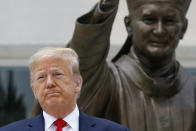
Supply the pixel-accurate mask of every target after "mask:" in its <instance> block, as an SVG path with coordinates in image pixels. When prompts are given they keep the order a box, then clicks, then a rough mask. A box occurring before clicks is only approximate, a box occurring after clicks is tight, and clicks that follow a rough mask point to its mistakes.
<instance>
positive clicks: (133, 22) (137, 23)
mask: <svg viewBox="0 0 196 131" xmlns="http://www.w3.org/2000/svg"><path fill="white" fill-rule="evenodd" d="M129 18H130V25H129V26H130V28H131V29H132V34H133V49H134V51H135V52H136V54H137V55H143V56H144V57H148V58H153V59H160V58H162V57H170V56H171V55H172V54H173V52H174V51H175V49H176V47H177V45H178V42H179V40H180V39H181V38H182V37H183V35H184V32H185V31H186V19H185V17H184V15H182V13H181V11H180V10H178V9H177V8H176V7H175V5H174V4H171V3H168V2H157V3H156V2H152V3H147V4H143V5H141V6H140V7H138V8H137V9H135V10H134V11H133V12H132V14H131V15H130V16H129Z"/></svg>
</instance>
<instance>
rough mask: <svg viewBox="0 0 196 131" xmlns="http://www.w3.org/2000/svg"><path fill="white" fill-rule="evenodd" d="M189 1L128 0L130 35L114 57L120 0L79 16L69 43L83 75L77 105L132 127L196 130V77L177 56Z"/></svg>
mask: <svg viewBox="0 0 196 131" xmlns="http://www.w3.org/2000/svg"><path fill="white" fill-rule="evenodd" d="M190 2H191V0H127V5H128V9H129V15H128V16H126V17H125V25H126V27H127V31H128V38H127V41H126V43H125V44H124V46H123V48H122V49H121V50H120V52H119V54H118V55H117V56H116V57H115V58H114V59H113V61H112V62H107V61H106V57H107V54H108V50H109V46H110V33H111V29H112V24H113V21H114V18H115V15H116V12H117V8H118V0H101V1H100V2H99V3H98V4H96V6H95V7H94V8H93V10H91V11H90V12H89V13H87V14H85V15H83V16H82V17H80V18H79V19H78V20H77V22H76V27H75V31H74V35H73V38H72V40H71V41H70V43H69V46H70V47H71V48H73V49H74V50H75V51H76V52H77V53H78V55H79V58H80V72H81V75H82V77H83V89H82V91H81V94H80V98H79V99H78V103H79V107H80V108H81V109H82V110H83V111H84V112H86V113H87V114H89V115H94V116H98V117H103V118H107V119H110V120H113V121H116V122H119V123H120V124H123V125H125V126H127V127H128V128H130V129H131V130H133V131H195V130H196V128H195V126H196V119H195V118H196V112H195V109H196V104H195V99H196V91H195V89H196V78H195V77H194V76H192V75H190V74H189V73H187V72H186V71H185V70H184V69H183V67H182V66H181V65H180V63H179V62H178V61H177V60H176V58H175V49H176V47H177V46H178V44H179V41H180V40H181V39H183V36H184V34H185V32H186V29H187V25H188V20H187V18H186V12H187V10H188V8H189V5H190ZM119 35H120V34H119Z"/></svg>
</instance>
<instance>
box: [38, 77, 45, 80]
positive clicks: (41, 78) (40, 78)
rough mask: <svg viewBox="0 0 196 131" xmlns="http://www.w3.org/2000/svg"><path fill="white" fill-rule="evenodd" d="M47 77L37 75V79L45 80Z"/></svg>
mask: <svg viewBox="0 0 196 131" xmlns="http://www.w3.org/2000/svg"><path fill="white" fill-rule="evenodd" d="M44 78H45V77H44V76H39V77H37V80H43V79H44Z"/></svg>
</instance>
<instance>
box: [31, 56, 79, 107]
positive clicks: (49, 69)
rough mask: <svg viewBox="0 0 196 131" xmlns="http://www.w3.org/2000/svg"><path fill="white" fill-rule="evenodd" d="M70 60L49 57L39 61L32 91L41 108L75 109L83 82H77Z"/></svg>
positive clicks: (35, 68) (33, 77) (33, 73)
mask: <svg viewBox="0 0 196 131" xmlns="http://www.w3.org/2000/svg"><path fill="white" fill-rule="evenodd" d="M70 67H71V65H70V63H69V62H68V60H65V59H63V58H57V57H47V58H42V59H40V60H38V61H37V62H36V63H35V66H34V68H33V71H32V82H33V83H32V89H33V92H34V95H35V98H36V99H37V100H38V101H39V103H40V105H41V107H42V108H43V109H44V110H45V111H47V110H50V109H52V108H55V107H61V108H63V109H64V108H73V106H74V107H75V104H76V97H77V94H78V93H79V92H80V88H81V81H79V82H78V81H77V80H75V78H74V76H73V74H72V69H71V68H70Z"/></svg>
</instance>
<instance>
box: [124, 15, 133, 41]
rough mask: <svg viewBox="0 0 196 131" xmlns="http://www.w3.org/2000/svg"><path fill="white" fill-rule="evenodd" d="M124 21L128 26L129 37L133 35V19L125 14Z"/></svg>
mask: <svg viewBox="0 0 196 131" xmlns="http://www.w3.org/2000/svg"><path fill="white" fill-rule="evenodd" d="M124 23H125V27H126V30H127V33H128V36H129V37H130V36H132V30H131V27H130V23H131V20H130V17H129V16H125V18H124Z"/></svg>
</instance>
